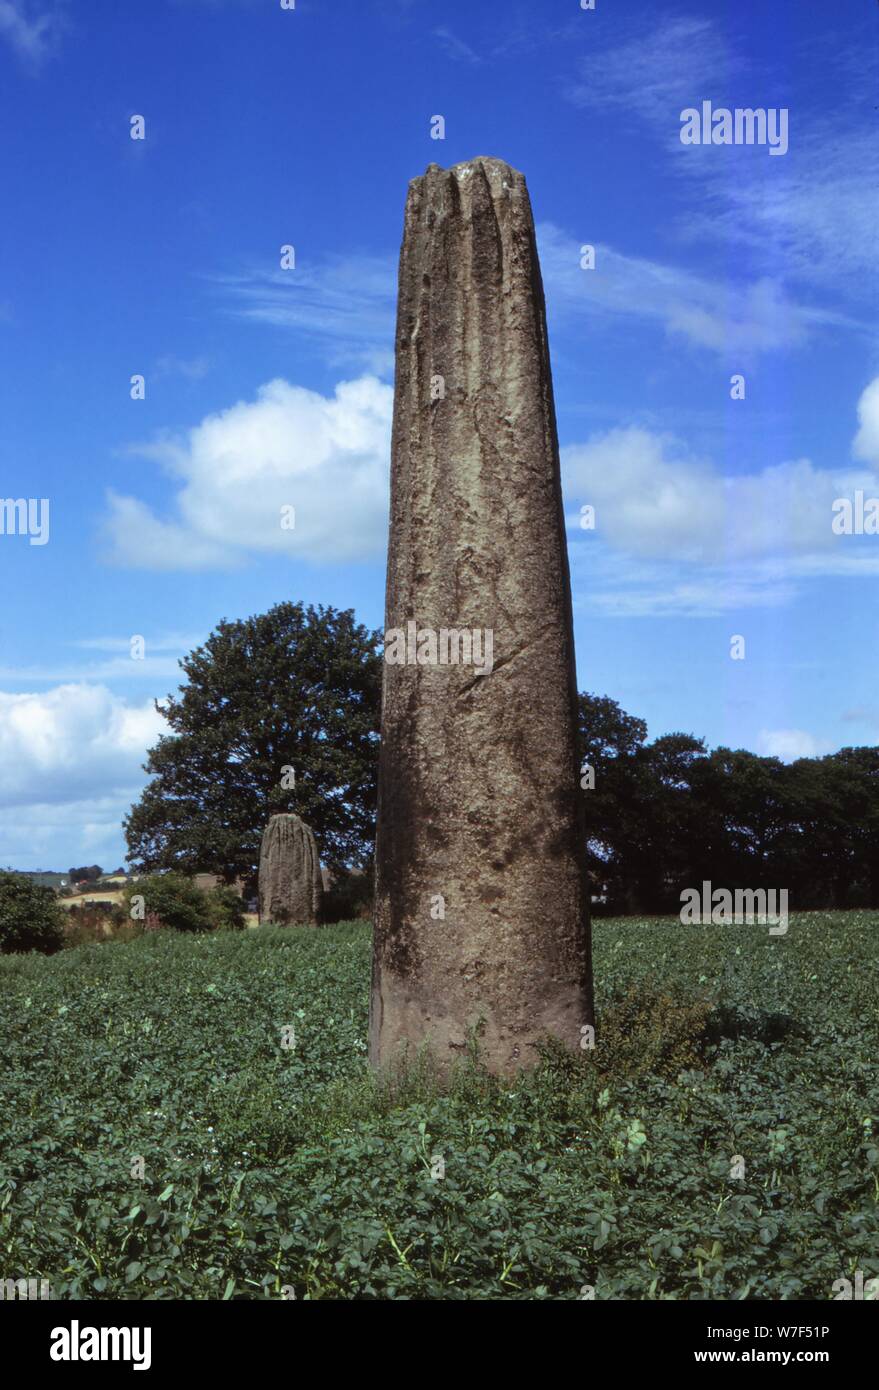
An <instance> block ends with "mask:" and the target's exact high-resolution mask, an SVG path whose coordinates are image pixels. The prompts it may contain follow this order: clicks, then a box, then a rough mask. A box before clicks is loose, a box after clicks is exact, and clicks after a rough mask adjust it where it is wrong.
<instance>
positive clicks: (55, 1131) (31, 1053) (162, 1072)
mask: <svg viewBox="0 0 879 1390" xmlns="http://www.w3.org/2000/svg"><path fill="white" fill-rule="evenodd" d="M877 929H879V916H877V914H876V913H869V912H862V913H861V912H849V913H814V914H807V915H804V916H801V917H794V918H793V919H792V920H791V924H790V930H789V932H788V934H787V936H785V937H770V935H769V933H768V931H767V929H766V928H764V927H759V926H728V927H720V926H715V927H709V926H693V927H684V926H682V925H681V924H680V923H679V922H677V921H676V920H672V919H661V920H656V921H640V920H637V919H617V920H605V921H599V922H598V923H597V924H596V927H595V972H596V979H597V982H598V986H597V987H598V1003H599V1009H600V1015H599V1017H600V1022H601V1023H603V1027H601V1028H600V1031H599V1039H598V1043H597V1045H596V1047H595V1049H594V1051H592V1052H589V1051H585V1050H584V1051H582V1052H578V1053H575V1054H568V1053H563V1052H561V1051H560V1050H559V1049H557V1048H552V1049H550V1050H548V1051H547V1052H546V1053H545V1054H544V1057H543V1061H542V1063H541V1065H540V1066H539V1067H538V1068H537V1069H536V1070H535V1071H534V1072H532V1073H530V1074H525V1075H522V1076H520V1077H518V1078H517V1079H516V1080H515V1081H513V1082H503V1081H496V1080H492V1079H491V1078H489V1077H487V1076H485V1075H484V1074H483V1073H482V1072H481V1070H480V1068H479V1066H478V1063H477V1062H474V1061H473V1060H472V1059H471V1060H470V1061H469V1062H467V1061H465V1062H464V1063H462V1066H461V1069H460V1073H459V1074H458V1075H457V1076H456V1077H455V1078H454V1079H453V1080H452V1082H451V1084H450V1085H449V1086H448V1087H446V1088H445V1089H444V1088H443V1087H441V1086H439V1085H438V1084H437V1082H436V1081H435V1079H434V1078H433V1077H432V1076H431V1075H430V1073H429V1071H428V1069H427V1068H426V1066H425V1065H424V1064H423V1063H419V1064H416V1065H413V1066H411V1067H410V1068H409V1069H408V1070H407V1071H405V1072H401V1074H400V1075H399V1076H398V1077H397V1078H396V1080H395V1081H394V1083H393V1084H383V1085H379V1084H378V1083H376V1082H375V1081H374V1080H373V1078H372V1077H371V1074H370V1073H369V1070H368V1067H367V1062H366V1055H365V1051H366V1043H365V1039H366V1021H367V1005H368V987H369V960H370V935H369V930H368V928H365V927H364V926H363V925H362V924H358V925H342V926H336V927H329V928H324V929H321V930H311V931H309V930H303V929H299V930H296V929H293V930H280V929H274V928H271V929H267V928H259V929H258V930H255V931H247V932H238V933H235V932H226V933H220V934H213V935H187V934H175V933H172V932H158V933H155V934H151V935H147V936H144V937H142V938H140V939H138V940H135V941H133V942H128V943H121V942H119V943H110V944H104V945H92V946H81V947H77V948H75V949H71V950H65V951H62V952H60V953H59V954H57V955H55V956H52V957H48V958H44V957H37V956H7V957H3V958H0V1036H2V1039H3V1063H4V1065H3V1069H2V1080H0V1271H2V1272H3V1274H4V1275H5V1276H15V1277H36V1276H40V1277H43V1278H47V1279H48V1280H49V1281H50V1282H51V1284H52V1287H53V1289H54V1291H55V1294H56V1296H58V1297H61V1298H64V1297H85V1298H108V1299H109V1298H119V1297H122V1298H144V1297H145V1298H165V1299H167V1298H202V1299H208V1298H210V1299H214V1298H279V1297H290V1296H293V1295H294V1294H295V1297H296V1298H305V1297H309V1298H328V1297H329V1298H332V1297H342V1298H346V1299H348V1298H375V1297H381V1298H385V1297H391V1298H393V1297H398V1298H434V1299H442V1298H464V1297H467V1298H477V1299H478V1298H501V1299H510V1298H512V1299H517V1298H522V1299H534V1298H538V1299H539V1298H571V1299H576V1298H583V1297H592V1296H594V1297H595V1298H596V1299H609V1298H624V1299H707V1298H722V1299H737V1298H746V1297H750V1298H773V1299H800V1298H819V1299H829V1298H833V1297H834V1294H833V1292H832V1285H833V1283H834V1281H836V1280H838V1279H841V1278H846V1277H849V1278H850V1277H852V1276H853V1274H854V1272H855V1271H856V1270H860V1271H862V1272H863V1275H864V1278H865V1279H868V1278H872V1277H873V1276H876V1275H879V1076H877V1058H879V1008H877V1003H879V999H877V995H879V930H877ZM291 1028H292V1030H293V1031H292V1033H291V1032H290V1031H289V1030H290V1029H291ZM285 1029H286V1030H288V1031H286V1032H285V1031H284V1030H285ZM285 1043H286V1044H288V1045H286V1046H285V1045H284V1044H285ZM290 1044H292V1045H290ZM141 1158H142V1160H143V1177H142V1178H141V1177H139V1176H137V1174H138V1173H139V1171H140V1169H139V1165H138V1160H139V1159H141ZM736 1174H738V1176H737V1175H736Z"/></svg>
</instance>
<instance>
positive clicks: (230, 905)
mask: <svg viewBox="0 0 879 1390" xmlns="http://www.w3.org/2000/svg"><path fill="white" fill-rule="evenodd" d="M135 897H142V898H143V912H144V916H145V918H146V919H149V918H154V919H155V920H156V922H157V924H158V925H161V926H164V927H172V928H173V930H174V931H183V932H201V931H214V930H216V929H218V928H226V929H229V930H231V929H233V928H240V927H243V926H244V908H243V906H242V903H241V901H240V899H239V898H238V896H237V894H236V893H235V892H233V890H232V889H231V888H227V887H226V886H225V885H223V886H220V887H217V888H212V889H209V890H208V891H207V892H204V891H203V890H202V889H200V888H197V887H196V886H195V884H194V883H193V882H192V880H191V879H188V878H187V877H186V875H185V874H150V875H145V876H144V877H142V878H138V879H135V880H133V881H132V882H130V883H127V884H126V885H125V888H124V889H123V891H122V899H123V902H124V904H125V910H126V914H127V915H128V916H129V917H130V915H131V912H132V905H131V900H132V898H135Z"/></svg>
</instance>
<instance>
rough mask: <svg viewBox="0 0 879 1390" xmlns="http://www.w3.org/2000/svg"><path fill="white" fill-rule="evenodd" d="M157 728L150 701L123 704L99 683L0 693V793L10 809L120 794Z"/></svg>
mask: <svg viewBox="0 0 879 1390" xmlns="http://www.w3.org/2000/svg"><path fill="white" fill-rule="evenodd" d="M163 731H167V726H166V724H165V721H164V720H163V719H162V717H161V715H160V714H159V713H158V712H157V711H156V709H155V706H154V705H153V703H152V701H147V702H145V703H142V704H137V705H131V704H126V702H125V701H124V700H123V699H121V698H120V697H119V696H117V695H114V694H112V692H111V691H110V690H108V689H107V687H106V686H103V685H87V684H84V683H83V684H71V685H59V686H56V687H54V689H51V690H47V691H44V692H43V693H41V694H9V693H8V692H5V691H0V799H2V802H3V805H4V807H5V808H6V809H9V808H12V807H14V808H19V807H26V806H36V805H48V804H52V805H56V806H57V805H60V804H63V803H67V802H72V801H85V800H90V799H92V798H95V799H101V798H107V797H111V798H112V797H117V796H118V797H124V796H126V795H128V794H129V792H130V789H132V788H134V789H135V791H136V789H137V788H138V787H139V786H140V785H142V784H143V782H144V780H145V779H144V775H143V772H142V769H141V765H142V763H143V762H144V758H145V754H146V750H147V748H149V747H150V746H151V745H152V744H153V743H155V741H156V739H157V738H158V735H159V734H160V733H161V732H163ZM126 804H127V803H126ZM16 815H17V810H16ZM117 824H118V822H117Z"/></svg>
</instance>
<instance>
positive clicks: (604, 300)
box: [537, 222, 864, 355]
mask: <svg viewBox="0 0 879 1390" xmlns="http://www.w3.org/2000/svg"><path fill="white" fill-rule="evenodd" d="M537 240H538V245H539V249H540V263H541V267H542V271H543V279H544V284H545V286H546V296H547V304H548V307H549V310H550V314H551V316H552V317H553V318H555V317H556V316H559V317H560V318H561V319H562V320H563V321H564V324H565V327H566V328H569V329H570V328H571V327H574V326H576V325H579V324H582V322H583V310H584V308H588V309H590V310H592V311H596V310H597V311H599V312H603V313H607V314H625V315H629V316H632V317H634V318H640V319H652V320H655V321H656V322H657V323H659V324H661V325H662V326H664V328H665V330H666V333H667V334H668V335H669V337H673V338H678V339H681V338H683V339H686V340H687V341H688V342H689V343H691V344H692V345H693V346H695V347H700V348H701V347H707V348H709V349H711V350H712V351H714V352H721V353H725V354H739V355H741V354H745V353H759V352H769V351H774V350H777V349H779V348H787V347H797V346H799V345H800V344H802V343H803V342H805V341H806V340H807V338H808V337H809V336H810V335H811V334H812V332H813V331H814V330H815V329H819V328H827V327H838V326H843V327H846V328H855V329H863V328H864V325H862V324H861V323H860V322H859V321H857V320H854V319H851V318H848V317H846V316H845V315H843V314H838V313H835V312H832V311H829V310H826V309H823V308H816V307H812V306H809V305H804V304H799V303H797V302H796V301H794V300H792V299H791V298H790V297H789V296H788V295H787V294H786V292H785V291H784V289H783V287H782V286H781V284H780V283H779V282H777V281H776V280H773V279H771V278H768V277H766V278H763V279H761V280H755V281H752V282H750V283H747V282H745V283H742V282H736V281H731V282H730V283H721V282H718V281H713V280H708V279H705V278H704V277H702V276H699V275H694V274H692V273H691V272H690V271H686V270H680V269H678V268H676V267H674V266H670V265H663V264H661V263H659V262H656V261H650V260H645V259H644V258H642V257H638V256H625V255H622V254H621V253H620V252H619V251H614V250H613V249H612V248H611V247H609V246H603V245H600V244H599V245H596V247H595V269H594V270H582V269H581V268H580V243H578V242H576V241H575V240H574V238H573V237H571V236H570V235H569V234H568V233H565V232H563V231H561V230H560V229H559V228H558V227H556V226H554V225H553V224H552V223H549V222H544V223H541V224H540V225H539V226H538V228H537Z"/></svg>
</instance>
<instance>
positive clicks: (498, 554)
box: [370, 158, 592, 1072]
mask: <svg viewBox="0 0 879 1390" xmlns="http://www.w3.org/2000/svg"><path fill="white" fill-rule="evenodd" d="M391 455H392V457H391V521H390V544H389V552H388V575H387V596H386V633H385V669H384V687H383V710H382V744H381V762H380V773H379V810H378V837H377V846H376V873H377V878H376V911H375V947H374V955H373V980H372V998H371V1007H370V1057H371V1060H372V1062H373V1063H374V1064H382V1063H385V1062H387V1061H389V1060H390V1059H391V1058H392V1057H393V1056H394V1055H395V1053H396V1052H397V1049H398V1047H399V1046H400V1045H401V1044H403V1043H411V1044H414V1045H418V1044H420V1043H422V1042H425V1041H429V1044H430V1047H431V1049H432V1050H433V1052H434V1053H435V1054H436V1055H437V1056H438V1057H439V1058H440V1059H441V1060H442V1061H445V1060H448V1059H450V1058H452V1057H454V1056H456V1055H459V1054H460V1053H461V1052H462V1051H463V1050H464V1049H465V1047H466V1042H467V1034H468V1030H469V1029H470V1028H471V1027H473V1026H475V1025H481V1046H482V1052H483V1056H484V1058H485V1060H486V1062H487V1064H488V1065H489V1067H491V1068H492V1070H494V1071H497V1072H509V1071H512V1070H514V1069H515V1068H517V1067H519V1066H522V1065H529V1064H532V1063H534V1062H535V1061H536V1060H537V1054H536V1048H535V1044H536V1043H537V1042H538V1040H539V1039H540V1038H541V1036H543V1035H545V1034H547V1033H549V1034H554V1035H555V1036H556V1037H558V1038H559V1039H561V1040H562V1042H564V1043H565V1044H567V1045H568V1046H570V1047H571V1048H576V1047H577V1046H578V1045H579V1044H580V1043H581V1040H588V1034H585V1035H584V1032H583V1029H584V1025H588V1024H591V1022H592V984H591V964H590V938H589V898H588V892H589V890H588V886H587V878H586V864H585V851H586V844H585V831H584V824H583V805H582V801H581V798H582V796H583V795H585V793H583V792H582V791H581V790H580V786H579V777H578V766H577V750H576V739H575V729H576V703H577V695H576V683H575V672H574V643H573V630H572V618H571V589H570V576H569V572H568V558H567V549H566V544H565V528H564V518H563V512H562V496H561V484H560V478H559V459H558V440H557V435H556V422H555V410H554V405H553V396H552V381H551V376H550V365H549V352H548V347H547V334H546V316H545V309H544V300H543V287H542V282H541V278H540V268H539V265H538V260H537V251H536V246H535V240H534V227H533V222H532V217H531V207H530V202H529V198H528V191H527V188H526V185H525V179H524V178H523V176H522V175H521V174H520V173H517V172H516V170H514V169H511V168H510V167H509V165H507V164H504V163H503V162H502V161H500V160H496V159H484V158H480V159H475V160H472V161H471V162H469V163H466V164H459V165H456V166H455V167H454V168H452V169H448V170H443V169H440V168H439V167H438V166H437V165H435V164H431V165H430V166H429V168H428V169H427V172H426V173H425V174H424V175H423V176H422V177H421V178H417V179H414V180H413V181H412V183H411V184H410V186H409V195H408V199H407V203H406V219H405V229H404V234H403V246H402V251H401V255H400V271H399V299H398V309H397V337H396V391H395V402H394V425H393V440H392V449H391ZM450 629H456V630H457V631H458V633H460V632H461V630H465V629H466V630H467V631H468V632H469V634H470V636H471V644H472V650H471V653H470V655H471V657H472V658H473V659H472V661H471V663H470V664H469V665H468V664H466V662H465V661H464V662H462V661H459V662H458V663H457V664H456V663H455V662H454V660H453V659H452V655H451V654H452V650H453V645H454V644H453V642H452V639H451V638H449V636H448V632H449V630H450ZM443 630H445V632H446V643H445V646H444V645H443ZM431 631H432V632H433V634H434V637H433V638H431V636H430V632H431ZM477 641H478V645H477ZM457 653H458V655H459V656H464V657H466V655H467V653H466V650H465V649H463V648H462V647H461V645H458V647H457ZM443 654H445V655H446V657H447V661H446V663H445V664H443V662H442V658H443ZM477 654H478V658H479V659H478V660H477ZM489 654H490V659H489ZM391 662H393V663H394V664H391ZM480 665H481V668H482V674H480Z"/></svg>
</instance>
